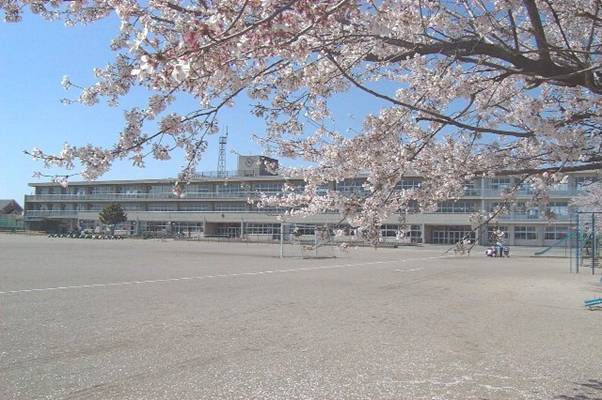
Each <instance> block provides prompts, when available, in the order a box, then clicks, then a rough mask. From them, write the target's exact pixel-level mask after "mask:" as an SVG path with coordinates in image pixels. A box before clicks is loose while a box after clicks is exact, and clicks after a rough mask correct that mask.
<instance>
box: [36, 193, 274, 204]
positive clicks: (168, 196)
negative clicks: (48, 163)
mask: <svg viewBox="0 0 602 400" xmlns="http://www.w3.org/2000/svg"><path fill="white" fill-rule="evenodd" d="M278 193H279V192H267V194H271V195H276V194H278ZM260 194H261V192H259V191H238V192H188V193H184V194H183V195H182V196H176V195H175V194H174V193H171V192H158V193H92V194H35V195H26V196H25V201H85V200H104V201H116V202H119V201H128V200H189V199H227V198H239V199H247V198H256V197H259V195H260Z"/></svg>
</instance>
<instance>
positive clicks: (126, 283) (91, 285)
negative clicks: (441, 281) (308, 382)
mask: <svg viewBox="0 0 602 400" xmlns="http://www.w3.org/2000/svg"><path fill="white" fill-rule="evenodd" d="M435 258H442V256H431V257H423V258H406V259H395V260H384V261H370V262H365V263H358V264H335V265H320V266H314V267H300V268H287V269H275V270H265V271H252V272H235V273H231V274H218V275H199V276H183V277H178V278H163V279H148V280H142V281H140V280H138V281H124V282H107V283H89V284H82V285H70V286H54V287H49V288H32V289H15V290H7V291H0V295H10V294H19V293H35V292H50V291H54V290H72V289H91V288H99V287H115V286H130V285H142V284H147V283H167V282H178V281H189V280H205V279H217V278H236V277H239V276H258V275H265V274H283V273H290V272H305V271H320V270H329V269H340V268H350V267H362V266H366V265H376V264H387V263H393V262H398V263H404V262H408V261H421V260H430V259H435Z"/></svg>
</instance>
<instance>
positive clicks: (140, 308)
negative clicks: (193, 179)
mask: <svg viewBox="0 0 602 400" xmlns="http://www.w3.org/2000/svg"><path fill="white" fill-rule="evenodd" d="M443 250H444V248H441V247H423V248H402V249H378V250H374V249H358V250H355V251H352V252H349V253H344V254H341V256H340V257H338V258H336V259H318V260H302V259H298V258H287V259H283V260H281V259H279V258H277V257H275V256H276V255H277V254H278V248H277V247H275V246H270V245H252V244H250V245H246V244H220V243H198V242H174V241H164V242H162V241H156V240H151V241H141V240H124V241H90V240H76V239H49V238H45V237H27V236H17V235H0V399H3V400H10V399H27V400H31V399H178V400H179V399H575V400H577V399H580V400H584V399H602V336H601V333H602V311H587V310H585V309H584V308H583V300H584V299H585V298H590V297H595V296H602V286H600V284H599V279H600V276H599V275H598V276H595V277H594V276H592V275H591V274H589V273H583V272H582V273H580V274H578V275H577V274H570V273H569V272H568V260H567V259H562V258H539V259H535V258H531V257H529V255H530V254H532V252H533V251H532V250H531V249H519V248H514V249H513V253H514V254H513V257H512V258H510V259H487V258H485V257H484V256H483V255H482V252H481V251H477V252H475V253H473V255H471V256H470V257H461V256H456V257H454V256H452V255H449V254H448V255H447V256H444V257H442V256H441V254H442V252H443Z"/></svg>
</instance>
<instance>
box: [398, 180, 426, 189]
mask: <svg viewBox="0 0 602 400" xmlns="http://www.w3.org/2000/svg"><path fill="white" fill-rule="evenodd" d="M421 185H422V182H421V181H420V179H415V178H409V179H402V180H401V181H399V182H398V183H397V185H395V190H397V191H400V190H412V189H418V188H419V187H420V186H421Z"/></svg>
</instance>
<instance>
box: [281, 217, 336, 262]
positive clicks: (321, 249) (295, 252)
mask: <svg viewBox="0 0 602 400" xmlns="http://www.w3.org/2000/svg"><path fill="white" fill-rule="evenodd" d="M281 232H282V233H281V236H280V257H301V258H335V257H336V250H337V243H336V242H335V240H334V234H333V232H332V230H331V229H330V228H329V227H328V226H327V225H309V224H298V223H286V224H282V229H281Z"/></svg>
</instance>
